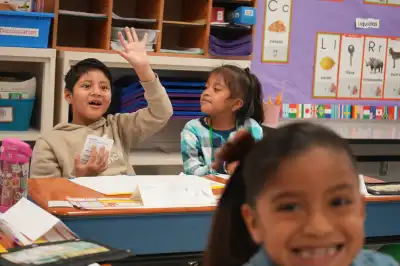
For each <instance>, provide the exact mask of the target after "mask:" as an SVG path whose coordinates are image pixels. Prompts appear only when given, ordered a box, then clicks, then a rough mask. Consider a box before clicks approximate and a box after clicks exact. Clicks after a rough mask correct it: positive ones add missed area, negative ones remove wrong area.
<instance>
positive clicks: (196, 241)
mask: <svg viewBox="0 0 400 266" xmlns="http://www.w3.org/2000/svg"><path fill="white" fill-rule="evenodd" d="M366 181H367V182H379V180H376V179H371V178H367V177H366ZM29 196H30V198H31V199H32V200H33V201H34V202H36V203H37V204H38V205H39V206H41V207H42V208H44V209H45V210H47V211H48V212H50V213H52V214H54V215H56V216H57V217H59V218H60V219H61V220H62V221H63V222H64V223H65V224H66V225H67V226H68V227H69V228H71V230H72V231H74V232H75V233H77V234H78V236H80V237H81V238H87V239H92V240H95V241H99V242H100V243H104V244H106V245H110V246H113V247H116V248H123V249H130V250H131V251H132V252H133V253H134V254H138V255H139V254H167V253H184V252H202V251H203V250H204V247H205V244H206V241H207V236H208V232H209V229H210V225H211V221H212V213H213V210H214V208H213V207H206V208H203V207H195V208H169V209H128V210H104V211H85V210H76V209H71V208H48V204H47V202H48V201H49V200H64V199H65V197H66V196H71V197H104V196H103V195H102V194H100V193H97V192H95V191H92V190H90V189H87V188H84V187H81V186H78V185H76V184H74V183H72V182H70V181H68V180H67V179H62V178H51V179H30V180H29ZM399 210H400V196H387V197H386V196H385V197H367V221H366V235H367V237H393V236H400V226H398V225H399V224H400V212H399Z"/></svg>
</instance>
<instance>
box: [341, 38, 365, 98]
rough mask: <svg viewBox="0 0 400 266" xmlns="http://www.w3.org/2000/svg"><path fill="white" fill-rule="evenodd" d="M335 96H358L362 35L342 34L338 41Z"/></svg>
mask: <svg viewBox="0 0 400 266" xmlns="http://www.w3.org/2000/svg"><path fill="white" fill-rule="evenodd" d="M340 51H341V52H340V60H339V75H338V90H337V98H343V99H357V98H359V97H360V88H361V79H360V77H361V73H362V63H363V55H364V36H362V35H356V34H343V35H342V36H341V43H340Z"/></svg>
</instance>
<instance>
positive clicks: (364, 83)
mask: <svg viewBox="0 0 400 266" xmlns="http://www.w3.org/2000/svg"><path fill="white" fill-rule="evenodd" d="M386 47H387V39H386V38H382V37H365V41H364V62H363V71H362V80H361V98H364V99H381V98H382V94H383V93H382V92H383V85H384V78H385V74H384V73H385V61H386V60H385V59H386Z"/></svg>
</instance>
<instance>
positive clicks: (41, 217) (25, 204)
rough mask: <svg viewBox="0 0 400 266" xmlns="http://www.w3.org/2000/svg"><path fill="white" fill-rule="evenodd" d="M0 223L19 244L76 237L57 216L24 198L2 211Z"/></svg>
mask: <svg viewBox="0 0 400 266" xmlns="http://www.w3.org/2000/svg"><path fill="white" fill-rule="evenodd" d="M0 223H1V225H2V227H3V228H5V229H6V231H7V232H6V233H8V234H11V235H12V236H13V237H14V238H16V239H17V240H18V241H19V242H20V244H21V245H30V244H33V243H35V242H36V241H38V240H42V241H44V242H46V241H62V240H72V239H75V238H76V235H75V234H74V233H73V232H71V231H70V230H69V229H68V228H67V227H66V226H65V225H64V224H63V223H62V222H61V221H60V220H59V219H58V218H57V217H55V216H53V215H51V214H50V213H48V212H46V211H45V210H43V209H41V208H40V207H39V206H37V205H36V204H34V203H32V202H30V201H29V200H27V199H25V198H22V199H20V200H19V201H18V202H17V203H16V204H15V205H14V206H12V207H11V208H10V209H8V210H7V211H6V212H5V213H3V215H2V216H1V218H0Z"/></svg>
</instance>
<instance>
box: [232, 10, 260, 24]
mask: <svg viewBox="0 0 400 266" xmlns="http://www.w3.org/2000/svg"><path fill="white" fill-rule="evenodd" d="M231 22H232V23H235V24H242V25H254V24H256V9H255V8H254V7H248V6H241V7H238V8H237V9H236V10H235V11H234V12H233V14H232V21H231Z"/></svg>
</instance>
